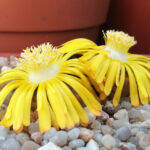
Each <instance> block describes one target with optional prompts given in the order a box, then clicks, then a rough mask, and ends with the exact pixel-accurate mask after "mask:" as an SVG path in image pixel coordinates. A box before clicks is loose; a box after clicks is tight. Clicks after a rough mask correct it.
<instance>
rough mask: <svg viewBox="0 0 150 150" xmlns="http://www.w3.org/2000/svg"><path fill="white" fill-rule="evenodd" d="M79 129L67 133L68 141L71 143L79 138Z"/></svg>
mask: <svg viewBox="0 0 150 150" xmlns="http://www.w3.org/2000/svg"><path fill="white" fill-rule="evenodd" d="M79 134H80V129H78V128H74V129H72V130H70V131H69V132H68V140H69V141H72V140H75V139H77V138H78V137H79Z"/></svg>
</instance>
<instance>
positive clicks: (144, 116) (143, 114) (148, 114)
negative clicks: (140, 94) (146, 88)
mask: <svg viewBox="0 0 150 150" xmlns="http://www.w3.org/2000/svg"><path fill="white" fill-rule="evenodd" d="M139 111H140V114H139V116H138V118H139V120H140V121H142V122H143V121H146V120H149V119H150V111H146V110H139Z"/></svg>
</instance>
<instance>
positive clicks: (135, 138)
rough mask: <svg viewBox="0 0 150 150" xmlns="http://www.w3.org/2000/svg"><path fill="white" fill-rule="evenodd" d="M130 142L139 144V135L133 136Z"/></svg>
mask: <svg viewBox="0 0 150 150" xmlns="http://www.w3.org/2000/svg"><path fill="white" fill-rule="evenodd" d="M128 142H130V143H132V144H134V145H137V144H138V138H137V137H134V136H131V137H130V138H129V140H128Z"/></svg>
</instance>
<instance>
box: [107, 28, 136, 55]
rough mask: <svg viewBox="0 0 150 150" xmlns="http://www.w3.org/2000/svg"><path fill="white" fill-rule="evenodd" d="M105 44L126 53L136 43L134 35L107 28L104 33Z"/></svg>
mask: <svg viewBox="0 0 150 150" xmlns="http://www.w3.org/2000/svg"><path fill="white" fill-rule="evenodd" d="M104 39H105V45H106V46H107V47H109V49H112V50H114V51H117V52H120V53H123V54H126V53H127V52H128V51H129V48H130V47H132V46H133V45H135V44H136V41H135V40H134V37H132V36H129V35H128V34H126V33H124V32H119V31H114V30H109V31H107V32H106V34H104Z"/></svg>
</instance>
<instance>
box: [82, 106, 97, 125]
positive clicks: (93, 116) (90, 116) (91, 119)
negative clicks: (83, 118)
mask: <svg viewBox="0 0 150 150" xmlns="http://www.w3.org/2000/svg"><path fill="white" fill-rule="evenodd" d="M84 110H85V112H86V113H87V115H88V117H89V124H91V123H92V122H93V121H94V120H95V119H96V116H95V115H93V114H92V113H91V112H90V111H89V110H88V108H87V107H85V108H84Z"/></svg>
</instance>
